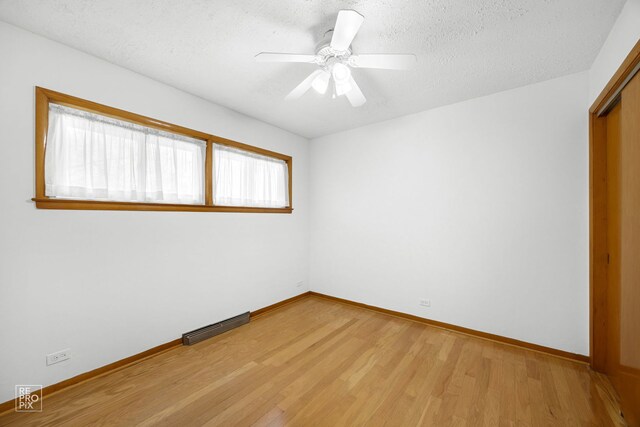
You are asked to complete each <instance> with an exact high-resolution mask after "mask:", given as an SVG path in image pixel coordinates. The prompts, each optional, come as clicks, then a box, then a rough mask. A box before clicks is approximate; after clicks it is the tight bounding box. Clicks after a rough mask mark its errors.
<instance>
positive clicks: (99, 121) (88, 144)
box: [44, 104, 207, 205]
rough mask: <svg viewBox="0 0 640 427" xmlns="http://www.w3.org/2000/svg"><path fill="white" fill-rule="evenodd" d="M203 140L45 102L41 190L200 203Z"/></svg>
mask: <svg viewBox="0 0 640 427" xmlns="http://www.w3.org/2000/svg"><path fill="white" fill-rule="evenodd" d="M206 146H207V143H206V141H202V140H198V139H194V138H189V137H186V136H181V135H177V134H172V133H168V132H164V131H161V130H157V129H153V128H150V127H145V126H140V125H136V124H134V123H130V122H125V121H122V120H116V119H112V118H109V117H105V116H100V115H98V114H93V113H89V112H87V111H82V110H77V109H74V108H69V107H63V106H61V105H57V104H50V105H49V129H48V132H47V150H46V152H45V164H44V170H45V194H46V195H47V196H48V197H62V198H73V199H85V200H111V201H127V202H151V203H182V204H196V205H203V204H204V159H205V154H206Z"/></svg>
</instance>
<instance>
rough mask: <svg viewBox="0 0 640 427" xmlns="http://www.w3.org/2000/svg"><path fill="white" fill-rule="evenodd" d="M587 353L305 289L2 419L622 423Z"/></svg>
mask: <svg viewBox="0 0 640 427" xmlns="http://www.w3.org/2000/svg"><path fill="white" fill-rule="evenodd" d="M610 393H611V392H610V389H609V386H608V383H607V382H606V379H604V378H603V377H601V376H599V375H597V374H595V373H593V372H591V371H590V370H589V368H588V367H587V366H586V365H585V364H581V363H578V362H574V361H569V360H565V359H561V358H558V357H554V356H549V355H545V354H541V353H537V352H534V351H530V350H524V349H520V348H517V347H512V346H508V345H505V344H500V343H496V342H492V341H488V340H483V339H479V338H474V337H470V336H466V335H463V334H459V333H455V332H450V331H446V330H443V329H438V328H434V327H431V326H426V325H423V324H419V323H415V322H412V321H409V320H406V319H400V318H396V317H392V316H388V315H385V314H380V313H376V312H373V311H369V310H366V309H360V308H356V307H352V306H349V305H345V304H341V303H338V302H334V301H329V300H325V299H322V298H320V297H315V296H310V297H307V298H304V299H302V300H299V301H296V302H294V303H291V304H289V305H286V306H284V307H281V308H279V309H277V310H274V311H271V312H269V313H266V314H264V315H261V316H259V317H257V318H255V319H253V320H252V321H251V323H250V324H248V325H245V326H242V327H240V328H238V329H235V330H233V331H231V332H229V333H226V334H223V335H221V336H218V337H216V338H213V339H210V340H207V341H204V342H202V343H200V344H196V345H194V346H191V347H179V348H176V349H173V350H170V351H167V352H166V353H162V354H160V355H157V356H154V357H152V358H149V359H146V360H144V361H142V362H140V363H137V364H135V365H132V366H129V367H127V368H124V369H122V370H119V371H117V372H113V373H110V374H107V375H105V376H102V377H99V378H96V379H93V380H90V381H87V382H85V383H82V384H79V385H77V386H75V387H73V388H70V389H67V390H63V391H60V392H58V393H55V394H52V395H51V396H45V399H44V411H43V412H42V413H31V414H18V413H14V412H8V413H5V414H4V415H2V416H0V425H105V424H106V425H149V426H150V425H167V426H191V425H194V426H200V425H207V426H230V425H239V426H250V425H260V426H267V425H268V426H280V425H297V426H341V425H343V426H359V425H367V426H375V425H383V424H385V425H397V426H414V425H424V426H449V425H487V426H503V425H504V426H508V425H525V426H526V425H530V426H546V425H558V426H583V425H584V426H607V425H622V424H621V423H622V421H621V420H619V419H618V418H617V417H616V416H617V414H616V402H615V399H614V397H613V396H612V395H611V394H610Z"/></svg>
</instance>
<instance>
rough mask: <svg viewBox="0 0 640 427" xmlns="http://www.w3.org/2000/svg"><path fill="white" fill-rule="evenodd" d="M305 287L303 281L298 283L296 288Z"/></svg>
mask: <svg viewBox="0 0 640 427" xmlns="http://www.w3.org/2000/svg"><path fill="white" fill-rule="evenodd" d="M303 285H304V282H303V281H302V280H301V281H299V282H298V283H296V288H301V287H302V286H303Z"/></svg>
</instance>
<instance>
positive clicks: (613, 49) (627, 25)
mask: <svg viewBox="0 0 640 427" xmlns="http://www.w3.org/2000/svg"><path fill="white" fill-rule="evenodd" d="M639 39H640V0H627V2H626V3H625V5H624V7H623V8H622V11H621V12H620V16H618V19H617V20H616V22H615V24H614V25H613V28H612V29H611V32H610V33H609V36H608V37H607V40H606V41H605V43H604V45H603V46H602V49H601V50H600V53H599V54H598V56H597V57H596V59H595V61H594V62H593V65H592V66H591V70H590V71H589V103H590V104H592V103H593V102H594V101H595V100H596V98H597V97H598V95H600V92H602V90H603V89H604V87H605V86H606V85H607V83H608V82H609V80H610V79H611V77H613V74H614V73H615V72H616V70H617V69H618V67H620V64H622V61H624V59H625V58H626V57H627V55H628V54H629V52H630V51H631V49H632V48H633V46H634V45H635V44H636V43H637V42H638V40H639Z"/></svg>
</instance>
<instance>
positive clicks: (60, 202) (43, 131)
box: [32, 87, 293, 213]
mask: <svg viewBox="0 0 640 427" xmlns="http://www.w3.org/2000/svg"><path fill="white" fill-rule="evenodd" d="M50 103H54V104H59V105H64V106H67V107H72V108H76V109H79V110H84V111H89V112H91V113H96V114H100V115H103V116H107V117H111V118H115V119H118V120H124V121H128V122H131V123H135V124H137V125H142V126H147V127H151V128H155V129H160V130H163V131H166V132H171V133H175V134H178V135H185V136H188V137H191V138H196V139H200V140H203V141H205V142H206V156H205V166H204V167H205V204H204V205H192V204H169V203H139V202H119V201H98V200H78V199H59V198H53V197H47V195H46V194H45V170H44V157H45V149H46V140H47V131H48V128H49V104H50ZM35 134H36V164H35V171H36V196H35V197H34V198H33V199H32V200H33V201H34V202H35V203H36V208H38V209H72V210H124V211H186V212H242V213H292V212H293V190H292V184H293V180H292V175H293V172H292V171H293V159H292V157H291V156H287V155H285V154H280V153H276V152H275V151H269V150H265V149H262V148H258V147H254V146H252V145H248V144H243V143H241V142H237V141H232V140H230V139H226V138H221V137H219V136H215V135H211V134H208V133H204V132H199V131H196V130H193V129H189V128H185V127H182V126H178V125H174V124H171V123H167V122H164V121H161V120H156V119H152V118H149V117H146V116H141V115H139V114H134V113H131V112H128V111H124V110H120V109H118V108H113V107H109V106H106V105H103V104H98V103H96V102H92V101H87V100H85V99H81V98H76V97H74V96H71V95H66V94H64V93H60V92H55V91H52V90H49V89H44V88H41V87H36V132H35ZM213 144H222V145H226V146H229V147H234V148H238V149H241V150H245V151H250V152H253V153H257V154H261V155H263V156H268V157H273V158H276V159H280V160H284V161H285V162H286V163H287V169H288V174H289V176H288V181H289V206H287V207H284V208H259V207H248V206H247V207H245V206H220V205H214V203H213V176H212V162H213Z"/></svg>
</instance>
